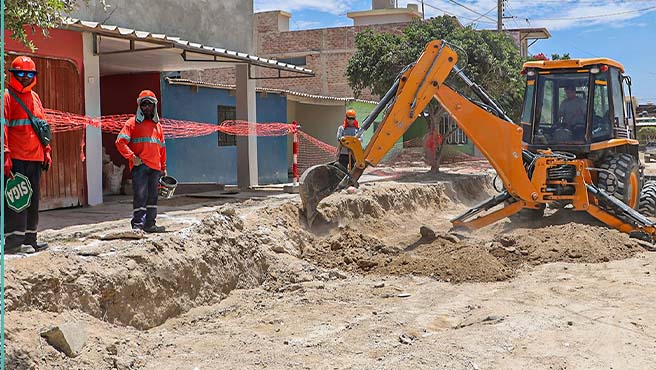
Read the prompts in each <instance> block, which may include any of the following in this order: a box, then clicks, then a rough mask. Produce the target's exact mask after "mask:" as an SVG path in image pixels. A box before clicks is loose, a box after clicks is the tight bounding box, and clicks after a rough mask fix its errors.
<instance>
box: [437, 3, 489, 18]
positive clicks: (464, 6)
mask: <svg viewBox="0 0 656 370" xmlns="http://www.w3.org/2000/svg"><path fill="white" fill-rule="evenodd" d="M447 1H449V2H452V3H454V4H456V5H458V6H460V7H463V8H465V9H467V10H469V11H470V12H472V13H475V14H478V15H480V16H482V17H485V18H487V19H489V20H491V21H494V19H492V18H490V17H488V16H487V15H484V14H481V13H479V12H477V11H476V10H474V9H472V8H470V7H468V6H466V5H463V4H460V3H459V2H457V1H455V0H447Z"/></svg>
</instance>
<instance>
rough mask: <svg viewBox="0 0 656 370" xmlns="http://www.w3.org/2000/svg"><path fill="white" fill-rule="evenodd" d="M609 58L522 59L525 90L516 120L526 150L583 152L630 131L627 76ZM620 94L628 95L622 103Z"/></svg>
mask: <svg viewBox="0 0 656 370" xmlns="http://www.w3.org/2000/svg"><path fill="white" fill-rule="evenodd" d="M623 72H624V68H623V67H622V65H621V64H619V63H617V62H615V61H613V60H610V59H573V60H559V61H537V62H527V63H525V64H524V68H523V70H522V73H523V74H524V75H525V76H526V90H525V96H524V105H523V110H522V116H521V122H522V128H523V130H524V131H523V135H524V136H523V141H524V143H525V145H526V146H527V147H528V148H529V150H531V151H535V150H539V149H552V150H558V151H568V152H572V153H575V154H577V155H578V154H586V153H589V152H590V151H591V150H595V149H596V148H599V147H601V146H604V147H607V145H606V144H600V143H609V142H610V140H611V139H625V140H620V141H612V142H610V143H611V145H616V144H617V145H622V143H624V144H626V142H627V140H630V139H634V138H635V137H636V135H635V134H636V131H635V120H634V117H633V116H634V115H633V108H632V101H631V99H630V78H628V76H623ZM625 96H626V97H627V98H628V99H627V100H626V104H625Z"/></svg>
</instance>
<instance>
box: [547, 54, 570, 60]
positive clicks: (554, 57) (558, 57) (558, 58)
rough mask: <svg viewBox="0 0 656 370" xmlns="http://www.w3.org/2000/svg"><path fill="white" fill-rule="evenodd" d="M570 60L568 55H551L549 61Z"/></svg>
mask: <svg viewBox="0 0 656 370" xmlns="http://www.w3.org/2000/svg"><path fill="white" fill-rule="evenodd" d="M570 59H572V58H571V57H570V56H569V53H565V54H563V55H560V54H558V53H554V54H551V60H570Z"/></svg>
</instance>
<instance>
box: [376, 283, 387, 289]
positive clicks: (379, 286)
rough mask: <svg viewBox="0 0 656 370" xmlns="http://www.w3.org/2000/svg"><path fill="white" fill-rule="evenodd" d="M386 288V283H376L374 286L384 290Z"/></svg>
mask: <svg viewBox="0 0 656 370" xmlns="http://www.w3.org/2000/svg"><path fill="white" fill-rule="evenodd" d="M384 287H385V283H376V284H374V288H384Z"/></svg>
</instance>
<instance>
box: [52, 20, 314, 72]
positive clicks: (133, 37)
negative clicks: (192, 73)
mask: <svg viewBox="0 0 656 370" xmlns="http://www.w3.org/2000/svg"><path fill="white" fill-rule="evenodd" d="M61 28H63V29H68V30H72V31H78V32H89V33H92V34H94V36H95V38H94V52H95V53H96V55H99V56H100V74H101V75H113V74H123V73H138V72H172V71H187V70H200V69H210V68H219V67H221V66H222V65H225V64H233V65H234V64H248V65H250V66H256V67H262V68H268V69H274V70H277V71H278V76H277V78H290V77H307V76H314V73H313V72H312V71H311V70H309V69H306V68H302V67H298V66H295V65H293V64H286V63H281V62H278V61H276V60H271V59H266V58H260V57H258V56H255V55H250V54H246V53H241V52H237V51H233V50H226V49H222V48H217V47H212V46H207V45H202V44H199V43H194V42H190V41H187V40H183V39H181V38H179V37H174V36H167V35H164V34H154V33H150V32H147V31H137V30H133V29H129V28H122V27H119V26H113V25H107V24H100V23H97V22H88V21H83V20H80V19H74V18H67V19H64V20H63V25H62V26H61ZM283 72H284V73H283Z"/></svg>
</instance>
